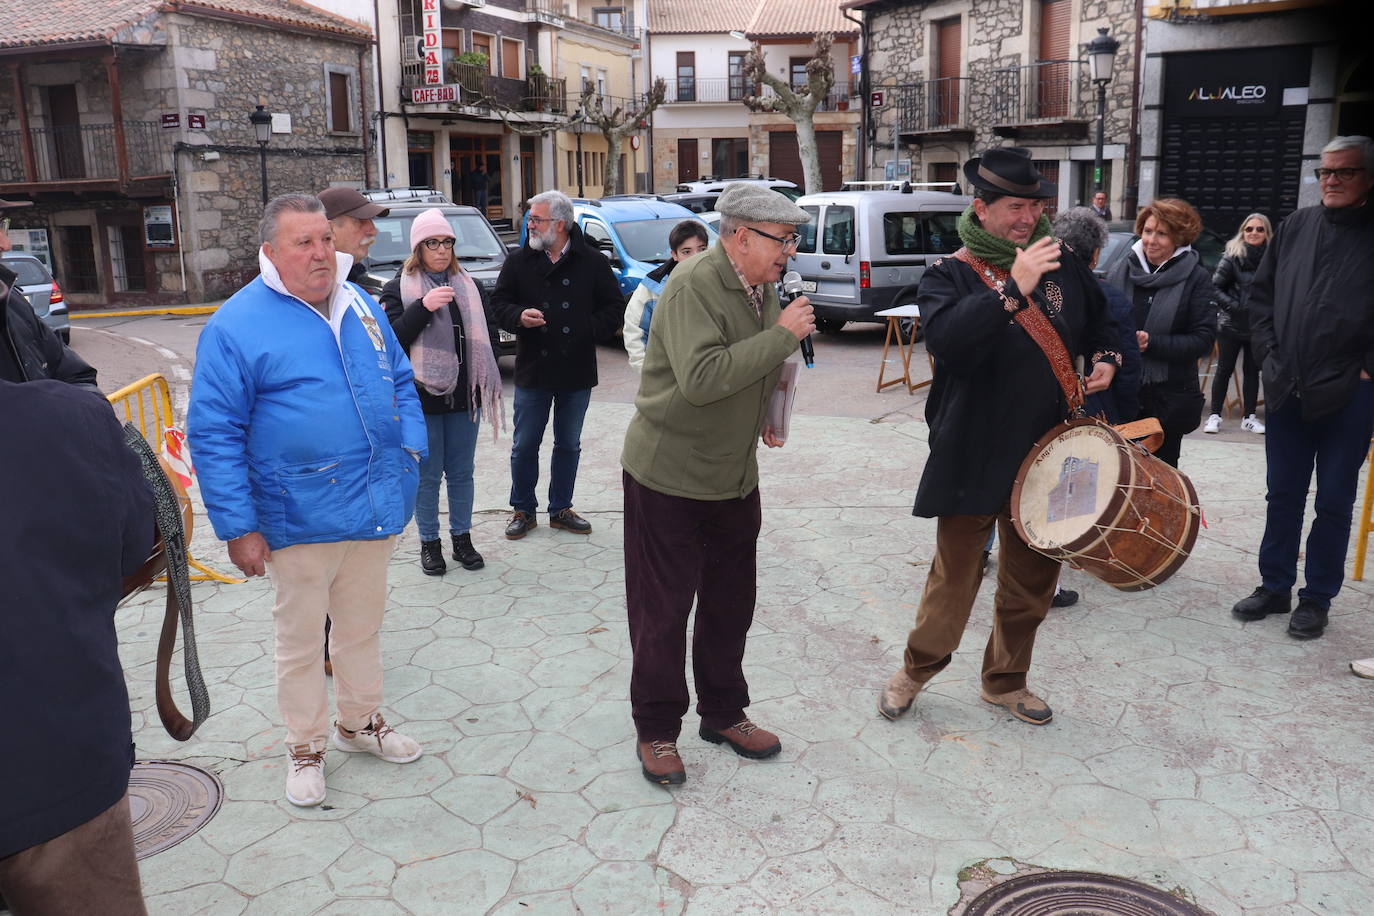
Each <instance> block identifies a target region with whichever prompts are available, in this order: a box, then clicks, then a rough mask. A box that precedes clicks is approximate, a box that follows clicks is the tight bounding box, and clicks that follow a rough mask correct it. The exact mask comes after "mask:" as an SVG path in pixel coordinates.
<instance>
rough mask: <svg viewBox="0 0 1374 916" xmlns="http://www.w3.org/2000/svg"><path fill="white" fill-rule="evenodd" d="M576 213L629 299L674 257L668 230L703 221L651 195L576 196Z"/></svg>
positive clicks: (713, 233) (711, 234)
mask: <svg viewBox="0 0 1374 916" xmlns="http://www.w3.org/2000/svg"><path fill="white" fill-rule="evenodd" d="M573 215H574V218H575V219H576V220H577V225H578V227H579V228H581V230H582V233H583V234H584V235H585V236H586V237H587V241H588V243H590V244H591V245H593V246H594V247H599V248H600V249H601V250H602V251H603V252H605V254H606V256H607V257H608V258H610V261H611V269H612V270H613V271H615V276H616V279H617V280H619V281H620V292H621V295H623V296H624V297H625V298H626V300H628V299H629V298H630V296H631V295H633V294H634V291H635V290H636V289H638V288H639V281H641V280H643V279H644V277H645V275H646V274H648V273H649V271H651V270H653V269H654V268H655V267H657V266H659V265H660V264H662V263H663V262H664V261H667V260H669V259H671V258H672V256H673V253H672V249H671V248H669V247H668V233H670V232H672V231H673V227H674V226H676V225H677V224H678V223H680V222H682V221H683V220H684V219H695V220H697V221H698V222H701V220H700V217H699V215H698V214H696V213H693V212H692V211H691V210H688V209H687V208H686V207H683V206H681V205H679V204H674V203H669V202H667V201H662V200H658V199H656V198H654V197H650V196H631V195H624V196H616V197H603V198H601V199H600V200H583V199H581V198H574V199H573ZM703 225H704V224H703ZM706 233H707V235H708V237H709V238H710V241H711V244H715V241H716V231H715V229H713V228H711V227H709V226H708V227H707V229H706Z"/></svg>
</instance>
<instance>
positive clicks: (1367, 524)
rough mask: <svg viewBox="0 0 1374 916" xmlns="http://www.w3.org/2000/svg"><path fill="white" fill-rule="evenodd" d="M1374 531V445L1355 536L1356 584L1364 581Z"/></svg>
mask: <svg viewBox="0 0 1374 916" xmlns="http://www.w3.org/2000/svg"><path fill="white" fill-rule="evenodd" d="M1371 531H1374V443H1370V446H1369V468H1368V470H1366V471H1365V472H1364V503H1363V505H1362V506H1361V507H1360V531H1359V534H1357V535H1356V536H1355V576H1354V579H1355V581H1356V582H1363V581H1364V555H1365V553H1366V552H1367V551H1368V550H1369V533H1370V532H1371Z"/></svg>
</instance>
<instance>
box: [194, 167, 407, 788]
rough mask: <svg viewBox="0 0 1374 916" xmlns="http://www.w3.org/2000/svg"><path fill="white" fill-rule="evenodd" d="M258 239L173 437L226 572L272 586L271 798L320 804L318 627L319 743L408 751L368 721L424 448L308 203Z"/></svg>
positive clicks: (375, 319)
mask: <svg viewBox="0 0 1374 916" xmlns="http://www.w3.org/2000/svg"><path fill="white" fill-rule="evenodd" d="M260 234H261V237H262V248H261V250H260V251H259V253H258V264H259V266H260V267H261V269H262V274H261V275H260V276H259V277H258V278H257V279H255V280H254V281H253V282H251V283H249V284H248V285H247V286H245V287H244V288H243V289H241V290H239V291H238V292H237V293H235V294H234V295H233V296H231V297H230V298H229V300H228V301H227V302H225V303H224V305H222V306H220V308H219V310H218V311H217V312H215V314H214V316H213V317H212V318H211V319H210V322H209V323H208V324H207V325H206V327H205V330H204V331H203V332H202V333H201V335H200V343H199V345H198V346H197V348H196V375H195V381H194V383H193V385H192V387H191V407H190V411H189V413H188V417H187V425H188V433H189V436H190V441H191V448H192V451H193V452H194V453H195V456H196V465H197V471H198V473H199V477H200V489H201V493H202V494H203V495H204V497H205V508H206V511H207V513H208V514H209V516H210V523H211V524H212V525H213V526H214V529H215V533H216V534H217V535H218V536H219V537H220V538H221V539H222V540H225V541H228V542H229V559H230V560H231V561H232V562H233V563H234V565H235V566H237V567H238V568H239V569H240V570H242V571H243V573H244V575H247V576H261V575H263V574H265V573H267V574H270V575H271V577H272V585H273V587H274V589H275V593H276V598H275V602H274V604H273V607H272V616H273V618H274V620H275V622H276V661H277V704H278V706H279V707H280V709H281V715H282V719H283V720H284V721H285V723H286V744H287V750H288V756H289V759H288V767H287V774H286V798H287V800H288V801H290V802H291V803H292V804H295V805H301V806H308V805H318V804H319V803H320V802H322V801H324V795H325V780H324V751H325V742H326V739H327V738H328V737H329V733H330V731H331V729H330V728H329V712H328V705H327V704H328V696H327V694H326V690H325V679H324V638H323V634H324V621H325V617H326V615H328V617H329V618H330V620H331V621H332V622H333V626H332V631H331V633H330V636H329V642H330V647H331V650H330V655H331V656H332V658H333V662H334V675H335V677H334V690H335V697H336V702H337V707H338V720H337V723H336V726H335V728H334V729H332V731H333V738H334V745H335V747H337V748H339V749H340V750H344V751H362V752H367V753H371V754H374V755H375V756H377V757H380V758H382V759H383V760H387V761H390V762H392V763H408V762H410V761H412V760H414V759H416V758H417V757H419V756H420V746H419V745H418V744H417V743H416V742H414V741H413V740H411V739H410V738H407V737H405V736H404V735H401V734H399V733H398V732H396V731H395V730H393V729H392V728H391V726H389V725H387V724H386V720H385V719H383V718H382V714H381V711H380V708H381V703H382V660H381V642H380V638H379V632H380V630H381V626H382V612H383V610H384V608H385V605H386V596H387V586H386V572H387V561H388V560H389V559H390V557H391V550H392V545H393V542H394V541H395V536H396V534H397V533H399V532H400V531H401V530H402V529H404V528H405V526H406V523H407V522H408V521H409V520H410V516H411V513H412V512H413V511H414V508H415V490H416V486H417V483H418V481H419V468H418V465H419V460H420V458H421V457H423V455H424V453H425V452H426V450H427V448H428V441H429V440H428V436H427V434H426V431H425V421H424V417H423V415H422V414H421V412H420V402H419V398H418V397H417V395H416V394H415V385H414V383H413V379H414V376H413V374H412V372H411V369H410V362H409V361H408V360H407V359H406V357H405V353H404V352H403V351H402V350H401V346H400V344H399V343H398V342H397V341H396V337H395V335H393V334H392V332H391V326H390V324H389V323H388V322H387V319H386V314H385V313H384V312H383V311H382V309H381V306H379V305H378V304H377V303H376V302H375V301H374V300H373V299H372V297H370V296H368V295H367V294H366V293H364V292H363V291H362V290H361V289H360V288H359V287H357V286H355V285H353V284H351V283H348V282H347V281H345V280H344V279H343V278H344V277H345V276H347V274H348V269H349V267H350V266H351V265H352V260H353V259H352V258H351V257H350V256H349V255H347V254H343V253H336V252H335V250H334V234H333V230H332V229H331V227H330V225H329V221H328V220H327V219H326V218H325V214H324V206H323V205H322V204H321V203H320V201H319V200H318V199H317V198H314V197H308V196H306V195H303V194H288V195H284V196H282V197H278V198H276V199H275V200H273V201H271V202H270V203H268V204H267V207H266V209H265V210H264V212H263V217H262V223H261V226H260Z"/></svg>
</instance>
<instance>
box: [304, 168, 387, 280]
mask: <svg viewBox="0 0 1374 916" xmlns="http://www.w3.org/2000/svg"><path fill="white" fill-rule="evenodd" d="M318 196H319V198H320V203H322V204H324V215H325V218H326V219H328V220H329V225H331V226H332V227H334V250H335V251H341V252H343V253H344V254H350V255H352V256H353V266H352V267H350V268H349V269H348V278H347V279H348V281H349V282H350V283H356V284H358V285H359V286H361V287H362V288H363V289H365V290H367V291H368V292H369V293H371V294H372V295H373V297H374V298H375V297H377V296H380V295H381V294H382V283H381V281H380V280H379V279H378V278H376V277H374V276H372V275H371V274H369V273H368V272H367V268H365V267H364V266H363V258H365V257H367V250H368V249H369V248H371V247H372V243H373V242H374V241H376V240H377V226H376V224H375V223H373V222H372V221H373V220H374V219H376V218H377V217H379V216H386V215H387V214H388V213H390V212H391V211H390V210H389V209H387V208H386V207H383V206H380V205H378V204H374V203H373V202H372V201H370V200H368V199H367V198H366V197H364V196H363V195H362V194H360V193H358V192H357V191H355V190H354V189H352V188H328V189H327V190H324V191H321V192H320V193H319V195H318Z"/></svg>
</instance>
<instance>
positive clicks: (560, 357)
mask: <svg viewBox="0 0 1374 916" xmlns="http://www.w3.org/2000/svg"><path fill="white" fill-rule="evenodd" d="M528 222H529V235H528V237H527V238H526V240H525V245H524V247H522V248H521V249H520V250H519V251H517V252H515V253H514V254H512V255H511V256H510V257H508V258H506V263H505V264H504V265H503V266H502V268H501V275H500V277H498V278H497V280H496V289H495V290H493V291H492V294H491V305H490V307H491V310H492V312H493V314H494V315H495V317H496V321H497V323H498V324H499V325H500V326H501V327H502V328H503V329H505V330H507V331H512V332H514V333H515V335H516V338H517V340H516V345H515V435H514V441H513V442H512V444H511V453H510V477H511V486H510V505H511V509H512V510H513V511H512V513H511V519H510V524H508V525H507V526H506V537H507V538H509V539H510V540H517V539H519V538H522V537H524V536H525V535H526V534H527V533H528V532H529V530H530V529H531V528H534V527H535V526H536V524H537V522H536V520H535V510H536V509H537V508H538V507H539V501H538V499H537V498H536V496H535V493H534V489H535V485H536V484H538V482H539V446H540V444H541V443H542V442H543V441H544V428H545V427H546V426H547V425H548V422H549V412H550V411H552V412H553V458H552V460H551V462H550V467H549V502H548V510H549V526H550V527H552V528H561V529H563V530H564V531H571V532H573V533H574V534H590V533H591V530H592V526H591V523H590V522H588V521H587V520H586V519H584V518H582V516H580V515H578V514H577V513H576V512H574V511H573V510H572V502H573V499H572V497H573V487H574V485H575V484H576V482H577V464H578V460H579V459H580V458H581V455H582V420H583V418H584V417H585V416H586V414H587V405H588V404H589V403H591V398H592V388H594V387H595V386H596V381H597V378H596V342H597V341H598V340H601V339H603V338H606V337H609V336H610V335H611V334H612V333H614V331H615V329H616V328H617V327H619V326H620V323H621V320H622V319H623V317H624V315H625V298H624V297H623V296H622V295H621V294H620V285H619V284H618V283H616V280H615V274H613V273H612V272H611V266H610V263H609V262H608V261H607V260H606V257H605V255H603V254H601V252H599V251H597V250H596V249H595V248H593V247H592V246H591V245H589V244H587V242H586V240H585V239H584V238H583V237H582V230H581V229H579V228H578V227H577V225H576V223H575V222H574V221H573V208H572V201H571V200H569V199H568V196H567V195H566V194H563V193H562V192H560V191H545V192H544V193H543V194H538V195H536V196H534V197H532V198H530V209H529V217H528Z"/></svg>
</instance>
